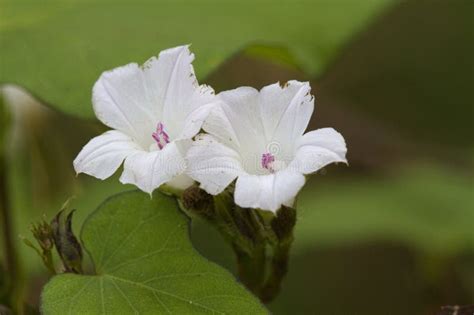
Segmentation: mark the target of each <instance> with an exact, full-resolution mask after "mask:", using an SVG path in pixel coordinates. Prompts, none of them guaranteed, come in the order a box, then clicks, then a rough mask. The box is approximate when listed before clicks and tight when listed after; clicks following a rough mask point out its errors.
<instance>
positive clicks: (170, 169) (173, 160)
mask: <svg viewBox="0 0 474 315" xmlns="http://www.w3.org/2000/svg"><path fill="white" fill-rule="evenodd" d="M185 169H186V164H185V161H184V158H183V156H182V154H181V152H180V150H179V149H178V146H177V145H176V143H175V142H170V143H168V144H167V145H166V146H165V147H164V148H163V149H162V150H157V151H152V152H145V151H142V152H137V153H135V154H133V155H130V156H129V157H127V159H126V160H125V164H124V170H123V173H122V176H121V177H120V181H121V182H122V183H124V184H134V185H135V186H137V187H138V188H140V189H141V190H143V191H145V192H147V193H150V194H151V193H152V192H153V190H155V189H156V188H158V187H159V186H160V185H162V184H164V183H166V182H169V181H170V180H172V179H173V178H174V177H175V176H178V175H180V174H182V173H183V172H184V170H185Z"/></svg>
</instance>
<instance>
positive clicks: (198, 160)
mask: <svg viewBox="0 0 474 315" xmlns="http://www.w3.org/2000/svg"><path fill="white" fill-rule="evenodd" d="M186 159H187V162H188V170H187V173H188V175H189V176H191V178H193V179H194V180H196V181H198V182H199V183H200V184H201V186H200V187H201V188H202V189H204V190H205V191H206V192H208V193H209V194H211V195H217V194H219V193H221V192H222V191H223V190H224V189H225V188H226V187H227V186H228V185H229V184H230V183H231V182H232V181H233V180H234V179H235V178H236V177H237V176H238V175H239V174H241V173H242V167H241V165H240V161H239V155H238V153H237V152H235V151H234V150H233V149H231V148H229V147H227V146H225V145H223V144H221V143H219V142H218V141H217V139H215V138H213V137H212V136H210V135H199V136H197V139H196V141H195V142H194V143H193V146H192V147H191V148H190V149H189V151H188V153H187V156H186Z"/></svg>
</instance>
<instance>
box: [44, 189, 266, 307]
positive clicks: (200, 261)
mask: <svg viewBox="0 0 474 315" xmlns="http://www.w3.org/2000/svg"><path fill="white" fill-rule="evenodd" d="M81 236H82V240H83V244H84V246H85V247H86V249H87V250H88V252H89V253H90V255H91V257H92V260H93V261H94V264H95V269H96V273H97V274H96V275H76V274H62V275H59V276H56V277H54V278H53V279H52V280H51V281H50V282H49V283H48V284H47V285H46V287H45V288H44V291H43V294H42V311H43V313H44V314H64V313H69V314H90V313H101V314H131V313H140V314H171V313H172V314H201V313H218V314H224V313H226V314H265V313H266V310H265V309H264V307H263V306H262V305H261V304H260V303H259V301H258V300H257V299H256V298H255V297H253V296H252V295H251V294H250V293H249V292H248V291H246V290H245V289H244V288H243V287H242V286H241V285H240V284H238V283H237V282H236V281H235V279H233V277H232V276H231V275H230V273H229V272H227V271H226V270H224V269H223V268H221V267H219V266H217V265H215V264H213V263H211V262H209V261H207V260H206V259H204V258H203V257H201V256H200V255H199V254H198V253H197V251H196V250H195V249H194V248H193V247H192V245H191V242H190V240H189V235H188V221H187V219H186V218H185V217H184V216H183V215H182V214H180V213H179V212H178V210H177V204H176V201H175V200H174V199H173V198H172V197H168V196H165V195H163V194H160V193H156V194H155V195H154V196H153V199H150V197H149V196H148V195H146V194H144V193H142V192H137V191H135V192H127V193H122V194H119V195H117V196H115V197H112V198H111V199H109V200H107V201H106V202H105V203H104V204H103V205H102V206H100V207H99V209H98V210H97V211H96V212H94V213H93V214H92V215H91V216H90V217H89V219H88V220H87V221H86V222H85V223H84V226H83V229H82V234H81Z"/></svg>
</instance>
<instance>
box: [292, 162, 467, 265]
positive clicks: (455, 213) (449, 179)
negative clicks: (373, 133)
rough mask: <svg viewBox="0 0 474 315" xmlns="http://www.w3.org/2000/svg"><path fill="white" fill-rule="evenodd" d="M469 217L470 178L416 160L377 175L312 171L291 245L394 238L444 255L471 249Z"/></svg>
mask: <svg viewBox="0 0 474 315" xmlns="http://www.w3.org/2000/svg"><path fill="white" fill-rule="evenodd" d="M316 183H318V184H317V186H318V187H316ZM473 220H474V199H473V198H472V179H470V178H469V177H468V176H461V174H459V173H457V172H455V171H453V170H451V169H447V168H443V167H440V166H436V165H423V164H421V163H420V164H415V165H413V167H411V168H409V167H405V168H404V169H402V170H398V171H397V175H391V176H387V177H379V178H363V179H361V178H358V177H354V178H352V179H351V178H345V179H344V180H341V179H340V178H333V179H330V178H325V177H324V176H321V175H315V176H313V177H312V181H311V182H310V183H308V185H307V186H306V187H305V188H304V190H303V191H302V193H301V195H300V197H299V200H298V222H297V224H296V231H295V233H296V235H295V238H296V241H295V245H296V247H299V248H300V249H303V248H310V247H314V246H318V245H319V246H321V245H330V246H334V245H337V244H347V243H349V244H350V243H360V242H364V241H367V240H392V241H393V240H396V241H398V242H400V243H405V244H407V245H409V246H410V247H413V248H419V249H421V250H423V251H426V252H431V253H433V254H438V255H446V256H448V255H450V254H456V253H460V252H462V251H464V250H470V251H472V250H474V234H473V233H472V222H473Z"/></svg>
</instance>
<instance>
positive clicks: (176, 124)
mask: <svg viewBox="0 0 474 315" xmlns="http://www.w3.org/2000/svg"><path fill="white" fill-rule="evenodd" d="M193 60H194V54H192V53H191V52H190V51H189V48H188V46H180V47H176V48H171V49H167V50H164V51H162V52H161V53H160V54H159V56H158V58H151V59H150V60H148V61H147V62H146V63H145V64H144V65H143V66H142V67H140V66H139V65H137V64H136V63H131V64H128V65H125V66H123V67H119V68H116V69H113V70H111V71H106V72H104V73H103V74H102V75H101V76H100V78H99V80H98V81H97V82H96V83H95V85H94V88H93V97H92V103H93V106H94V111H95V114H96V116H97V118H99V120H100V121H102V122H103V123H104V124H105V125H107V126H109V127H110V128H113V129H114V130H110V131H107V132H105V133H104V134H102V135H100V136H98V137H95V138H93V139H92V140H91V141H90V142H89V143H88V144H87V145H86V146H85V147H84V148H83V149H82V151H81V152H80V153H79V155H78V156H77V157H76V159H75V160H74V168H75V170H76V172H77V173H86V174H89V175H92V176H95V177H97V178H99V179H105V178H107V177H109V176H111V175H112V174H113V173H114V172H115V171H116V170H117V169H118V168H119V167H120V165H121V164H122V162H123V161H124V160H125V163H124V171H123V173H122V176H121V177H120V181H121V182H122V183H131V184H134V185H136V186H137V187H139V188H140V189H141V190H143V191H145V192H148V193H151V192H152V191H153V190H154V189H155V188H157V187H159V186H160V185H162V184H164V183H167V184H168V185H170V186H172V187H174V188H178V189H184V188H186V187H188V186H190V185H191V184H192V183H193V181H192V179H191V178H189V177H188V176H186V175H185V174H183V172H184V171H185V169H186V163H185V160H184V155H185V153H186V150H187V148H188V147H189V146H190V143H191V140H190V139H191V138H192V137H194V136H195V135H196V134H197V133H198V132H199V130H200V129H201V126H202V123H203V121H204V119H205V118H206V117H207V115H208V113H209V110H210V108H211V107H212V104H211V102H212V101H213V100H214V98H215V95H214V91H213V90H212V89H211V88H210V87H207V86H204V85H201V86H200V85H199V84H198V82H197V81H196V78H195V75H194V70H193V66H192V64H191V62H192V61H193Z"/></svg>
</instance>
